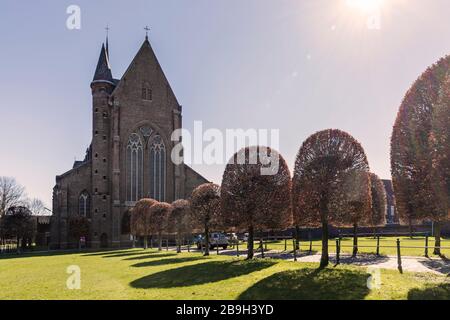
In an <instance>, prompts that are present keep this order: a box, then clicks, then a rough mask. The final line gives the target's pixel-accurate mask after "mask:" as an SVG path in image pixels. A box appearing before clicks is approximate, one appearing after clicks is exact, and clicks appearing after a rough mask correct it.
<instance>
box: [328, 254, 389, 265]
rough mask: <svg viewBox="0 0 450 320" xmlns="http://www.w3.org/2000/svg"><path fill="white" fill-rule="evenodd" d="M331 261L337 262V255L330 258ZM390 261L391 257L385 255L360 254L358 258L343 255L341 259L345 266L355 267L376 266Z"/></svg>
mask: <svg viewBox="0 0 450 320" xmlns="http://www.w3.org/2000/svg"><path fill="white" fill-rule="evenodd" d="M330 260H331V261H333V262H336V255H333V256H332V257H331V258H330ZM387 261H389V257H388V256H385V255H379V256H377V255H375V254H358V255H357V256H356V257H354V256H352V255H351V254H343V255H341V257H340V262H341V263H343V264H351V265H355V266H363V267H364V266H370V265H374V264H379V263H384V262H387Z"/></svg>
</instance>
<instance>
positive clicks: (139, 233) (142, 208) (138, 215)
mask: <svg viewBox="0 0 450 320" xmlns="http://www.w3.org/2000/svg"><path fill="white" fill-rule="evenodd" d="M156 203H158V201H156V200H154V199H141V200H139V201H138V202H136V205H135V206H134V208H133V209H132V210H131V219H130V220H131V221H130V229H131V234H132V235H133V236H134V237H143V238H144V249H147V248H148V241H147V239H148V236H149V235H150V225H149V222H150V219H149V215H150V209H151V207H152V206H154V205H155V204H156Z"/></svg>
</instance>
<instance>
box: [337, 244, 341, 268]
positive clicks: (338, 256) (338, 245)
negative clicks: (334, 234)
mask: <svg viewBox="0 0 450 320" xmlns="http://www.w3.org/2000/svg"><path fill="white" fill-rule="evenodd" d="M339 242H340V241H339V239H336V265H338V264H339V263H340V253H341V252H340V251H341V244H340V243H339Z"/></svg>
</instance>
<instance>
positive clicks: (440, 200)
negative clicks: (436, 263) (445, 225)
mask: <svg viewBox="0 0 450 320" xmlns="http://www.w3.org/2000/svg"><path fill="white" fill-rule="evenodd" d="M431 123H432V127H431V134H430V145H431V150H432V154H431V156H432V164H433V165H432V174H431V175H432V182H433V183H432V191H433V194H434V199H435V200H436V202H435V203H436V206H435V210H434V211H433V212H431V214H432V216H431V218H432V219H433V221H435V222H436V224H435V228H434V229H435V238H436V241H435V250H434V253H435V254H440V253H441V252H440V246H441V237H440V231H441V223H442V222H445V221H448V220H449V216H450V72H449V73H448V74H447V77H446V78H445V81H444V83H443V84H442V87H441V91H440V94H439V99H438V103H437V104H436V105H435V107H434V110H433V117H432V122H431Z"/></svg>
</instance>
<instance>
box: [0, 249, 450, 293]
mask: <svg viewBox="0 0 450 320" xmlns="http://www.w3.org/2000/svg"><path fill="white" fill-rule="evenodd" d="M70 265H78V266H79V267H80V268H81V289H80V290H69V289H67V288H66V280H67V277H68V276H69V275H68V274H67V273H66V268H67V267H68V266H70ZM368 277H369V275H368V274H367V273H366V269H365V268H362V267H356V266H339V267H336V268H334V267H330V268H327V269H324V270H321V271H318V270H317V264H313V263H312V264H309V263H295V262H289V261H281V260H269V259H258V260H254V261H244V260H241V259H237V258H233V257H229V256H225V255H223V256H216V255H212V256H210V257H207V258H205V257H202V256H201V255H200V254H198V253H182V254H176V253H174V252H170V251H169V252H166V251H162V252H157V251H156V250H142V249H131V250H119V251H108V252H94V253H89V252H85V253H67V254H41V255H40V254H38V253H36V254H30V255H24V256H9V257H5V256H4V257H0V288H1V290H0V299H408V298H414V299H427V298H443V299H448V298H450V282H449V280H447V279H446V277H443V276H436V275H431V274H413V273H405V274H399V272H398V271H395V270H382V271H381V281H382V284H381V288H380V289H376V290H369V289H368V288H367V285H366V283H367V279H368Z"/></svg>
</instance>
